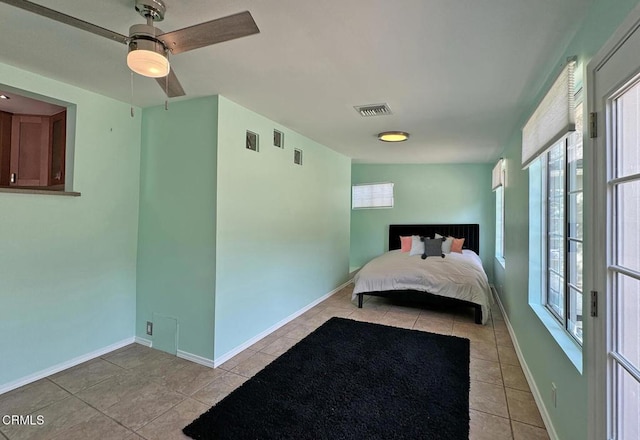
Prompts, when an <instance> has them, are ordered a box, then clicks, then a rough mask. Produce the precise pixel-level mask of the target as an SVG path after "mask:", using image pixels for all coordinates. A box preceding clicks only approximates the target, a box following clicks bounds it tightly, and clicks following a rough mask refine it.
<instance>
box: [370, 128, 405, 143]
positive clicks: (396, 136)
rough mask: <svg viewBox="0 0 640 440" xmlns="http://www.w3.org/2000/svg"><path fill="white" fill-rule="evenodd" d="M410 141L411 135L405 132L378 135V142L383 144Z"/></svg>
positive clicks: (387, 132)
mask: <svg viewBox="0 0 640 440" xmlns="http://www.w3.org/2000/svg"><path fill="white" fill-rule="evenodd" d="M407 139H409V133H405V132H404V131H383V132H382V133H378V140H381V141H382V142H403V141H406V140H407Z"/></svg>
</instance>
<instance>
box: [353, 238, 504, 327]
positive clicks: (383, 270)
mask: <svg viewBox="0 0 640 440" xmlns="http://www.w3.org/2000/svg"><path fill="white" fill-rule="evenodd" d="M354 281H355V288H354V289H353V296H352V299H355V298H356V297H357V294H358V293H360V292H379V291H385V290H419V291H423V292H429V293H432V294H434V295H440V296H446V297H449V298H458V299H462V300H465V301H469V302H472V303H474V304H480V305H481V306H482V323H483V324H486V322H487V319H489V308H490V301H491V288H490V287H489V281H488V280H487V274H486V273H485V272H484V269H483V268H482V261H481V260H480V257H478V255H477V254H476V253H475V252H473V251H470V250H466V249H465V250H463V251H462V254H459V253H455V252H452V253H450V254H447V255H446V257H445V258H441V257H428V258H426V259H425V260H423V259H421V258H420V256H419V255H414V256H411V257H410V256H409V253H408V252H401V251H400V250H395V251H391V252H387V253H385V254H382V255H381V256H379V257H377V258H374V259H373V260H371V261H370V262H368V263H367V264H365V265H364V267H362V269H360V271H359V272H358V273H357V274H356V276H355V278H354Z"/></svg>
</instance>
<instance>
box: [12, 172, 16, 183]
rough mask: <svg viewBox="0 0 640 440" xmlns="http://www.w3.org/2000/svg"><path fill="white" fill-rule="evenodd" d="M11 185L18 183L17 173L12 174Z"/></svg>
mask: <svg viewBox="0 0 640 440" xmlns="http://www.w3.org/2000/svg"><path fill="white" fill-rule="evenodd" d="M11 183H16V173H11Z"/></svg>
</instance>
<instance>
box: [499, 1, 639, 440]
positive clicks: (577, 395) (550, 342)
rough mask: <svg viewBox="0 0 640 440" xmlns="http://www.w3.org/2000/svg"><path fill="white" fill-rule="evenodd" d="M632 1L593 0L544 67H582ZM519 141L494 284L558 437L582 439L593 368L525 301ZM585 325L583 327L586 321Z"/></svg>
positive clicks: (511, 163) (515, 140) (511, 149)
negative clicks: (580, 366)
mask: <svg viewBox="0 0 640 440" xmlns="http://www.w3.org/2000/svg"><path fill="white" fill-rule="evenodd" d="M637 4H638V1H637V0H616V1H611V0H594V1H593V3H592V4H591V7H590V9H589V11H588V13H587V16H586V18H585V21H584V22H583V23H582V25H581V27H580V29H579V30H578V32H577V33H576V36H575V37H574V38H573V40H572V41H571V42H570V44H569V46H568V48H567V49H566V51H565V52H564V54H563V56H562V57H561V58H560V59H558V60H548V62H549V66H550V68H549V71H553V72H555V73H556V74H557V71H558V68H559V66H560V65H561V63H562V61H563V60H564V59H565V58H566V57H567V56H571V55H578V56H579V60H580V62H582V63H583V65H586V64H587V63H588V61H589V59H590V58H591V57H593V55H595V53H596V52H597V51H598V50H599V48H600V47H601V46H602V45H603V44H604V43H605V42H606V40H607V39H608V38H609V37H610V35H611V34H612V33H613V32H614V31H615V29H616V28H617V27H618V26H619V25H620V24H621V22H622V21H623V20H624V17H625V16H626V15H627V14H628V13H629V11H631V9H633V7H635V6H636V5H637ZM554 76H555V74H550V76H549V78H548V79H547V85H546V86H545V87H543V89H542V90H541V92H540V93H539V95H538V97H537V99H536V100H535V101H534V102H532V103H530V106H529V109H528V111H527V112H525V115H524V116H523V118H522V121H521V124H520V125H519V126H522V125H524V123H525V121H526V119H527V118H528V117H529V115H530V114H531V113H532V112H533V110H534V109H535V106H536V104H537V102H538V101H539V99H540V98H541V96H542V94H543V93H544V92H545V91H546V90H547V88H548V86H549V83H551V82H552V81H553V80H554ZM587 99H588V98H585V102H586V100H587ZM521 139H522V138H521V133H520V131H517V132H516V133H514V135H513V137H512V138H511V140H510V141H509V142H508V145H507V146H506V148H505V150H504V153H503V156H504V157H506V159H507V179H508V181H507V186H506V189H505V209H506V223H505V248H506V249H505V250H506V270H503V269H502V267H501V266H500V265H497V264H496V265H495V266H494V274H495V275H494V276H495V284H496V286H497V288H498V292H499V295H500V299H501V301H502V303H503V305H504V306H505V309H506V312H507V315H508V318H509V321H510V322H511V325H512V327H513V330H514V332H515V335H516V338H517V340H518V343H519V345H520V349H521V350H522V353H523V356H524V358H525V360H526V363H527V365H528V367H529V369H530V371H531V373H532V375H533V379H534V381H535V385H536V387H537V388H538V389H539V390H540V394H541V396H542V399H543V401H544V405H545V407H546V410H547V411H548V413H549V415H550V417H551V420H552V423H553V426H554V429H555V431H556V432H557V434H558V438H559V439H561V440H573V439H585V438H587V418H588V412H587V385H588V384H587V380H586V372H587V371H588V369H589V368H592V366H590V365H585V366H584V373H583V374H580V373H579V372H578V370H577V369H576V368H575V367H574V366H573V364H572V363H571V362H570V361H569V359H568V358H567V357H566V355H565V354H564V352H563V351H562V350H561V349H560V348H559V346H558V344H557V343H556V342H555V340H554V339H553V338H552V337H551V335H550V334H549V332H548V330H547V329H546V327H544V326H543V325H542V323H541V322H540V320H539V319H538V317H537V316H536V315H535V314H534V312H533V311H532V309H531V308H530V307H529V305H528V295H527V289H528V273H529V267H528V263H529V262H528V257H529V244H528V235H529V231H528V229H529V220H528V198H529V194H528V190H529V182H528V172H527V171H522V170H521V169H520V163H521ZM588 148H589V144H588V143H585V158H588V157H589V152H588ZM587 169H588V168H587ZM585 178H586V179H588V178H589V176H585ZM587 203H588V201H585V204H587ZM590 220H591V219H590V218H585V224H586V225H585V230H589V229H588V225H589V222H590ZM589 245H590V242H589V237H586V243H585V252H587V253H588V252H589V251H590V248H589ZM585 310H586V308H585ZM585 325H588V320H587V321H586V322H585ZM585 334H588V332H585ZM584 345H585V347H588V345H589V341H587V340H585V343H584ZM551 382H554V383H556V384H557V386H558V392H557V407H555V408H554V406H553V404H552V402H551V392H550V389H551Z"/></svg>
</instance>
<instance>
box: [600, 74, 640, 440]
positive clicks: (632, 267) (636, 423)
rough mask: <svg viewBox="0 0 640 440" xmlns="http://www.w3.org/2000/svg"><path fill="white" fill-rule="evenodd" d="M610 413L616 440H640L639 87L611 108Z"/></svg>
mask: <svg viewBox="0 0 640 440" xmlns="http://www.w3.org/2000/svg"><path fill="white" fill-rule="evenodd" d="M610 113H611V114H610V118H611V122H612V124H611V128H612V131H613V133H612V136H611V140H612V141H611V143H610V150H609V155H608V159H607V162H608V165H609V177H608V190H607V192H608V197H607V198H608V200H609V204H610V205H609V206H610V207H611V220H610V225H609V228H608V229H609V233H608V236H609V239H610V244H611V253H610V257H609V262H608V273H609V274H608V286H609V292H610V304H611V311H612V319H611V324H610V325H611V327H610V329H611V336H612V338H611V348H610V351H609V356H608V357H609V367H608V371H609V373H608V374H609V381H610V382H609V383H611V385H612V386H611V388H610V393H611V396H610V413H609V420H610V421H611V423H612V428H613V431H614V432H613V435H614V438H616V439H620V440H623V439H639V438H640V417H639V414H640V322H639V321H640V154H639V153H638V152H639V151H640V81H638V82H636V83H635V85H632V86H630V87H627V88H626V89H624V90H623V91H622V92H620V93H619V94H618V95H617V96H616V97H615V98H614V99H613V100H612V101H611V105H610Z"/></svg>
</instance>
